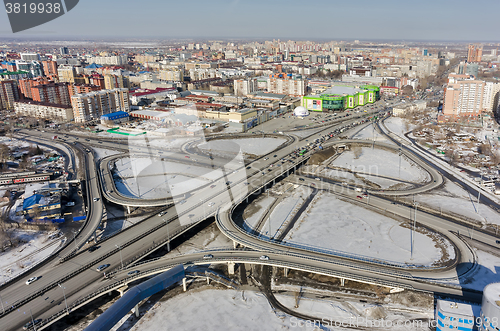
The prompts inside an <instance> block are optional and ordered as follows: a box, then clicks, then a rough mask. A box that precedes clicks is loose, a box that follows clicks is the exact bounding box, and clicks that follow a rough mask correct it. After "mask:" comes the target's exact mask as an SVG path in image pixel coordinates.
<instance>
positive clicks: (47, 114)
mask: <svg viewBox="0 0 500 331" xmlns="http://www.w3.org/2000/svg"><path fill="white" fill-rule="evenodd" d="M14 110H15V111H16V114H17V115H21V116H32V117H36V118H46V119H53V120H59V121H65V122H67V121H71V120H72V119H73V108H72V107H71V106H68V105H57V104H50V103H45V102H37V101H20V102H15V103H14Z"/></svg>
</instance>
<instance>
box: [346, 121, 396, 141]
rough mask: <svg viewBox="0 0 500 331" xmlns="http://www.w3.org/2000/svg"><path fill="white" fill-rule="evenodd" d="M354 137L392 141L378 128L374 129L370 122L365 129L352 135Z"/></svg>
mask: <svg viewBox="0 0 500 331" xmlns="http://www.w3.org/2000/svg"><path fill="white" fill-rule="evenodd" d="M352 138H354V139H367V140H372V141H373V139H374V138H375V141H381V142H384V143H390V142H392V141H390V140H388V139H387V138H386V137H385V136H383V135H381V134H380V133H379V132H378V131H377V130H374V125H373V124H370V125H368V126H367V127H365V128H364V129H363V130H361V131H359V132H358V133H356V134H355V135H354V136H352Z"/></svg>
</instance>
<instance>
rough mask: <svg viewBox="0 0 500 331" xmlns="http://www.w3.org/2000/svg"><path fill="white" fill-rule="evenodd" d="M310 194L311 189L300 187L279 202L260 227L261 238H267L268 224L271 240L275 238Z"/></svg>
mask: <svg viewBox="0 0 500 331" xmlns="http://www.w3.org/2000/svg"><path fill="white" fill-rule="evenodd" d="M311 192H312V189H311V188H309V187H306V186H300V188H299V189H298V190H295V191H294V193H293V194H292V195H291V196H289V197H286V198H284V199H283V200H281V201H280V202H279V204H278V205H277V206H276V207H275V208H274V209H273V210H272V211H271V214H270V215H269V217H267V219H266V221H265V223H264V225H263V226H262V231H261V236H263V237H266V238H269V223H271V238H275V237H277V236H278V235H279V234H280V233H281V231H282V230H283V229H284V228H286V225H287V223H288V222H289V221H291V220H292V218H293V216H294V215H295V213H296V212H297V210H298V209H299V208H300V206H302V204H303V203H304V201H305V200H306V199H307V197H308V196H309V195H310V194H311Z"/></svg>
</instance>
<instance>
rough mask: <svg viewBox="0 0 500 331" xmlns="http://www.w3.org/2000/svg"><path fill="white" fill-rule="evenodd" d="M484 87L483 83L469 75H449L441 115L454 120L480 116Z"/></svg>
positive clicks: (482, 107) (482, 108)
mask: <svg viewBox="0 0 500 331" xmlns="http://www.w3.org/2000/svg"><path fill="white" fill-rule="evenodd" d="M484 87H485V82H483V81H481V80H476V79H475V78H472V77H471V76H470V75H460V74H450V75H449V76H448V85H447V87H446V89H445V93H444V106H443V115H445V116H447V117H452V118H455V117H462V116H478V115H479V114H481V112H482V111H483V110H484V106H483V96H484Z"/></svg>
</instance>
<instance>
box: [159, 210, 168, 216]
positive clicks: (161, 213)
mask: <svg viewBox="0 0 500 331" xmlns="http://www.w3.org/2000/svg"><path fill="white" fill-rule="evenodd" d="M166 213H167V211H162V212H160V213H159V214H158V216H160V217H162V216H163V215H165V214H166Z"/></svg>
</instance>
